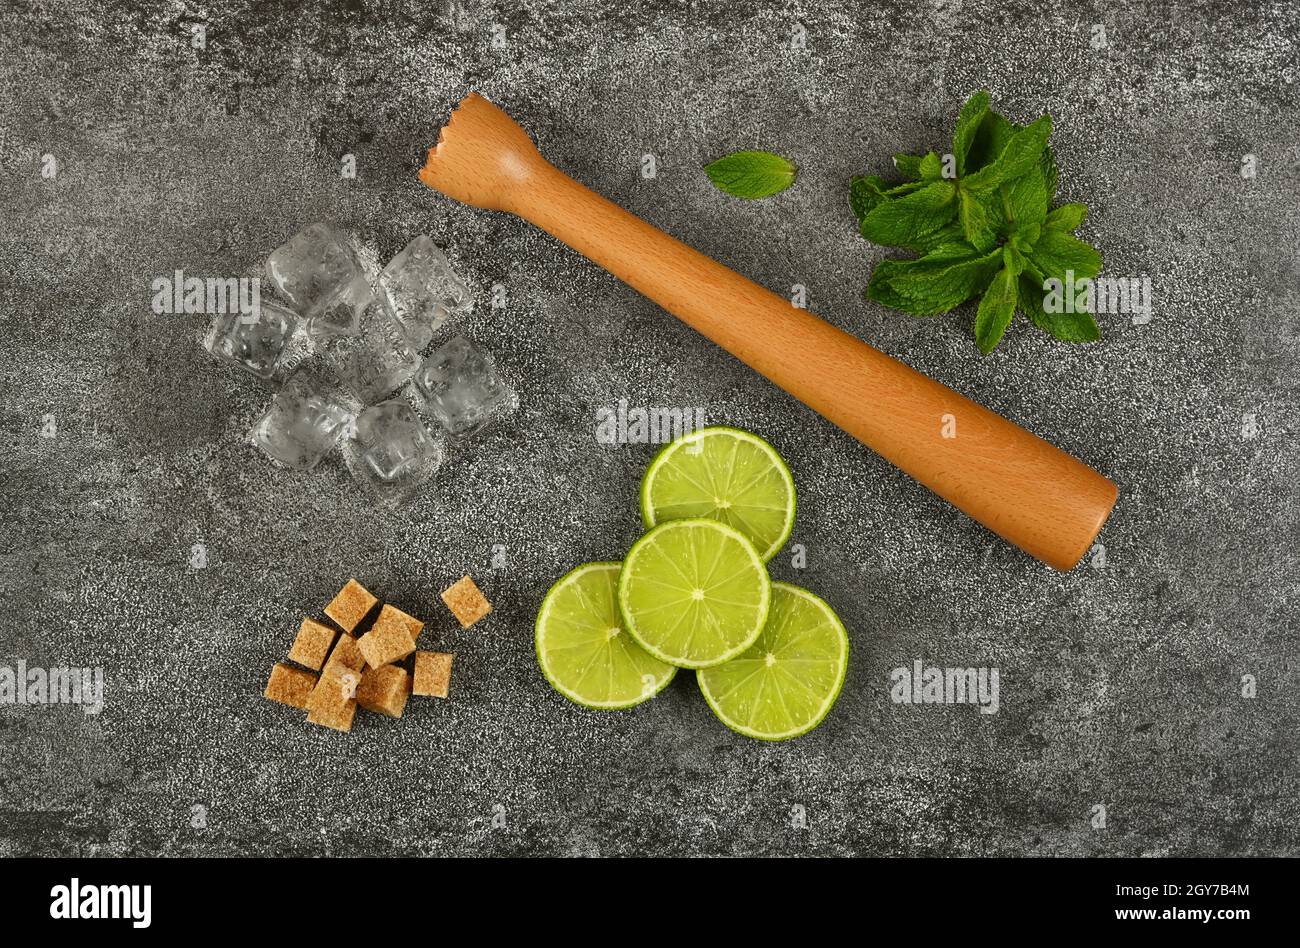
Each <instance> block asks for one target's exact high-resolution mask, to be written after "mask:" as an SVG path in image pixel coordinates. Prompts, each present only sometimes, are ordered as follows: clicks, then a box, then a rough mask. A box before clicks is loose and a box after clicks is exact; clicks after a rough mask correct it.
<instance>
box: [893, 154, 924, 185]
mask: <svg viewBox="0 0 1300 948" xmlns="http://www.w3.org/2000/svg"><path fill="white" fill-rule="evenodd" d="M894 167H895V168H897V169H898V173H899V174H901V175H902V176H903V177H904V178H907V179H909V180H911V181H915V180H916V179H917V178H919V177H921V156H920V155H905V154H903V153H901V152H900V153H899V154H897V155H895V156H894Z"/></svg>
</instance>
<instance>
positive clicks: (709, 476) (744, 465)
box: [641, 426, 795, 562]
mask: <svg viewBox="0 0 1300 948" xmlns="http://www.w3.org/2000/svg"><path fill="white" fill-rule="evenodd" d="M794 513H795V493H794V479H793V478H792V477H791V475H790V468H789V467H788V466H787V465H786V463H785V461H784V460H782V458H781V455H779V454H777V452H776V449H775V448H773V447H772V446H771V445H770V444H768V443H767V442H766V441H764V440H763V439H762V438H760V437H758V436H757V435H754V434H750V433H749V432H748V431H741V430H740V429H738V428H728V427H723V426H714V427H710V428H701V429H700V430H699V431H695V432H692V433H690V434H687V435H683V436H682V437H680V438H678V439H676V440H675V441H673V442H672V443H670V444H668V445H666V446H665V447H664V449H663V450H662V451H660V452H659V454H658V455H657V456H656V457H655V458H654V460H653V461H651V462H650V466H649V468H647V469H646V473H645V477H644V478H643V479H642V481H641V517H642V519H643V520H644V521H645V525H646V527H654V526H656V525H658V524H660V523H663V522H666V521H669V520H683V519H689V518H696V517H707V518H710V519H713V520H718V521H721V522H722V523H725V524H727V525H729V526H732V527H735V528H736V529H737V530H739V531H740V532H741V533H743V534H745V535H746V536H747V537H749V539H750V540H751V541H752V542H753V544H754V546H755V547H756V548H757V549H758V552H759V555H760V556H762V558H763V561H764V562H766V561H767V560H770V559H771V558H772V557H773V556H774V555H775V554H776V552H777V551H778V550H780V549H781V546H782V544H784V543H785V541H786V539H788V538H789V536H790V531H791V530H792V529H793V527H794Z"/></svg>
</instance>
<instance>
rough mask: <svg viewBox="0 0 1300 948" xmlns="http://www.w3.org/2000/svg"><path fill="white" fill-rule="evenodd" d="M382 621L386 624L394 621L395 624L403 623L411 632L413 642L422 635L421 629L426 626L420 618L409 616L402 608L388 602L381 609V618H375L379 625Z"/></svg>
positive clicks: (376, 623)
mask: <svg viewBox="0 0 1300 948" xmlns="http://www.w3.org/2000/svg"><path fill="white" fill-rule="evenodd" d="M381 622H382V623H385V624H387V623H393V624H395V625H401V626H402V627H404V628H405V629H406V631H407V632H409V633H410V634H411V641H412V642H414V641H415V640H416V639H418V638H419V637H420V630H421V629H423V628H424V623H423V622H421V621H420V620H419V619H417V618H415V617H414V616H408V615H407V614H406V613H405V612H403V611H402V610H401V609H398V608H397V607H396V606H390V605H388V604H387V603H385V604H384V608H382V609H380V610H379V618H377V619H376V620H375V625H379V624H380V623H381Z"/></svg>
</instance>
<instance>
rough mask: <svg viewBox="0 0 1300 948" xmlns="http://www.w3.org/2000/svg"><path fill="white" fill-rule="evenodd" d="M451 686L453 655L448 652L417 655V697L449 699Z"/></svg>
mask: <svg viewBox="0 0 1300 948" xmlns="http://www.w3.org/2000/svg"><path fill="white" fill-rule="evenodd" d="M450 684H451V655H450V653H448V652H416V653H415V685H414V687H413V689H412V690H413V691H414V692H415V694H417V695H424V696H426V697H429V698H445V697H447V687H448V685H450Z"/></svg>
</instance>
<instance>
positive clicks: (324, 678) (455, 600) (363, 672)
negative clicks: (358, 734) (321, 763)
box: [264, 576, 492, 731]
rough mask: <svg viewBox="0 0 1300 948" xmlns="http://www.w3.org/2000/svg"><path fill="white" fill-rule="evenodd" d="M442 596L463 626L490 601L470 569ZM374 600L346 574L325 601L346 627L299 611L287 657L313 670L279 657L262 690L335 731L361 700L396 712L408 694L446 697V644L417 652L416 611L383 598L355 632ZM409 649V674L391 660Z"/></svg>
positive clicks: (370, 707) (346, 724)
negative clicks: (376, 610)
mask: <svg viewBox="0 0 1300 948" xmlns="http://www.w3.org/2000/svg"><path fill="white" fill-rule="evenodd" d="M442 600H443V602H445V603H446V604H447V607H448V608H449V609H451V611H452V613H453V614H454V615H455V616H456V618H457V619H458V620H459V621H460V624H461V627H462V628H465V629H468V628H469V627H470V626H472V625H473V624H474V623H475V622H478V620H479V619H482V618H483V617H484V616H485V615H487V614H488V613H489V612H491V611H492V604H491V603H490V602H488V601H487V599H485V598H484V597H483V594H482V593H481V592H479V589H478V587H477V586H476V585H474V580H472V579H470V578H469V577H468V576H466V577H465V578H464V579H462V580H460V581H459V582H457V583H456V584H455V585H453V586H452V587H451V588H450V589H448V590H446V591H445V592H443V594H442ZM378 603H379V600H378V599H377V598H376V597H375V596H373V595H371V594H370V592H369V591H368V590H366V588H365V587H364V586H362V585H361V584H360V583H358V582H357V581H356V580H355V579H350V580H348V583H347V585H346V586H344V587H343V589H342V590H340V591H339V594H338V595H337V596H335V597H334V599H333V600H332V601H331V602H330V604H329V605H328V606H326V607H325V614H326V615H327V616H329V617H330V618H331V619H332V620H334V622H335V623H336V624H337V625H339V626H341V627H342V628H343V629H344V631H343V632H342V633H339V632H336V631H335V630H334V629H332V628H331V627H330V626H328V625H326V624H324V623H323V622H317V621H316V620H315V619H303V620H302V624H301V625H300V626H299V627H298V634H297V636H295V638H294V641H293V645H292V646H291V647H290V649H289V658H290V659H291V660H292V661H294V662H297V663H298V664H299V665H304V666H306V667H307V668H310V669H312V671H305V670H304V669H302V668H295V667H294V666H293V665H288V664H285V663H283V662H281V663H279V664H277V665H275V667H274V668H272V669H271V678H270V680H269V681H268V682H267V684H266V691H265V693H264V696H265V697H267V698H269V699H270V700H272V701H278V702H280V703H281V704H287V705H289V706H290V707H294V708H299V709H302V710H305V711H306V712H307V720H308V721H310V722H311V723H312V724H319V725H321V726H323V727H329V728H333V729H334V730H336V731H350V730H352V721H353V719H354V718H355V717H356V713H357V708H358V706H359V707H362V708H364V709H365V710H367V711H373V712H376V713H378V714H386V715H388V716H389V717H394V718H400V717H401V716H402V712H403V711H404V710H405V709H406V702H407V699H408V698H409V697H410V696H411V695H412V694H417V695H424V696H428V697H433V698H445V697H447V692H448V690H449V687H450V684H451V662H452V656H451V654H450V653H448V652H416V649H415V645H416V640H417V639H419V637H420V632H421V631H422V630H423V629H424V623H423V622H421V621H420V620H419V619H417V618H415V617H414V616H410V615H407V614H406V613H405V612H403V611H402V610H401V609H398V608H397V607H396V606H390V605H387V604H384V606H383V608H382V609H380V610H379V615H378V616H376V617H375V621H374V624H373V625H372V626H371V627H370V629H369V631H367V632H366V634H365V635H363V636H361V637H360V638H358V637H357V636H356V635H354V634H353V633H354V631H355V630H356V628H357V626H358V625H360V624H361V621H362V620H363V619H365V617H366V616H367V615H369V614H370V610H371V609H373V608H374V607H375V606H376V605H377V604H378ZM412 652H415V661H414V674H412V672H411V671H408V669H407V668H404V667H402V666H400V665H395V664H393V663H394V662H400V661H402V660H403V659H405V658H406V657H407V656H409V655H410V654H411V653H412ZM408 667H409V666H408ZM314 671H319V672H320V674H319V675H316V674H313V672H314Z"/></svg>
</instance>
